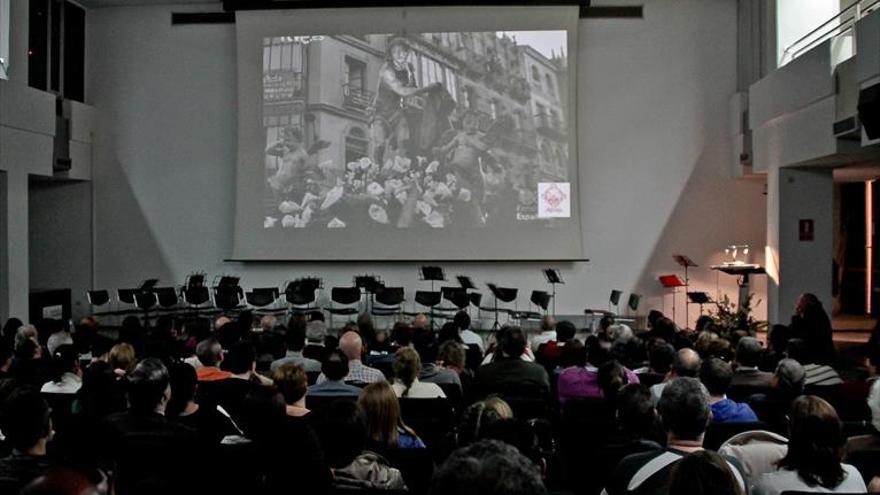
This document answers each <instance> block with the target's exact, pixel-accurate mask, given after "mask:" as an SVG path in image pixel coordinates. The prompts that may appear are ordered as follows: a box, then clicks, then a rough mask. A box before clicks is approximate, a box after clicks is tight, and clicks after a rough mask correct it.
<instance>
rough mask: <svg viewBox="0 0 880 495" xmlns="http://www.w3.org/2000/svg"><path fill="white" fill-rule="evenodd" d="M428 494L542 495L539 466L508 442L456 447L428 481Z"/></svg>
mask: <svg viewBox="0 0 880 495" xmlns="http://www.w3.org/2000/svg"><path fill="white" fill-rule="evenodd" d="M428 493H429V494H431V495H447V494H453V493H454V494H456V495H544V494H546V493H547V489H546V488H545V486H544V483H543V481H542V480H541V471H540V469H539V467H538V466H537V465H536V464H535V463H534V462H533V461H532V460H531V459H529V458H528V457H526V456H524V455H523V454H521V453H520V452H518V451H517V449H516V448H514V447H512V446H511V445H508V444H505V443H502V442H499V441H497V440H482V441H479V442H477V443H474V444H472V445H469V446H467V447H463V448H461V449H458V450H456V451H455V452H453V453H452V455H450V456H449V458H448V459H446V462H444V463H443V464H442V465H441V466H440V467H439V468H438V470H437V472H436V473H435V474H434V478H433V480H432V481H431V489H430V491H429V492H428Z"/></svg>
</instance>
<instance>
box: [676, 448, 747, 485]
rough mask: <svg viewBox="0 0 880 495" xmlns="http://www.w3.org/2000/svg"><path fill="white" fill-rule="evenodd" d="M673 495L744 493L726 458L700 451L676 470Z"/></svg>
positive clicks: (691, 455) (685, 458)
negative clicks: (675, 494) (676, 494)
mask: <svg viewBox="0 0 880 495" xmlns="http://www.w3.org/2000/svg"><path fill="white" fill-rule="evenodd" d="M669 493H689V494H693V495H742V493H743V491H742V488H741V487H740V485H739V482H738V481H737V479H736V477H735V476H734V475H733V472H732V471H731V468H730V466H729V465H728V464H727V461H725V460H724V458H723V457H721V456H720V455H718V454H717V453H715V452H712V451H710V450H698V451H696V452H692V453H690V454H688V455H686V456H684V457H683V458H682V459H681V460H680V461H678V462H676V463H675V464H674V465H673V466H672V471H671V472H670V474H669Z"/></svg>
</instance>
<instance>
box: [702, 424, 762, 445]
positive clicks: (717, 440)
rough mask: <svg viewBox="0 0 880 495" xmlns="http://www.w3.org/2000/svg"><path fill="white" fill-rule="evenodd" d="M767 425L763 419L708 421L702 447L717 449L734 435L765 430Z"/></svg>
mask: <svg viewBox="0 0 880 495" xmlns="http://www.w3.org/2000/svg"><path fill="white" fill-rule="evenodd" d="M767 429H769V427H768V426H767V423H765V422H763V421H748V422H745V421H744V422H736V423H710V424H709V427H708V428H706V435H705V437H703V447H704V448H706V449H709V450H718V449H719V448H720V447H721V444H723V443H724V442H726V441H727V440H728V439H730V438H731V437H733V436H734V435H738V434H740V433H742V432H744V431H756V430H767Z"/></svg>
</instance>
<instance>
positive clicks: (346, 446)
mask: <svg viewBox="0 0 880 495" xmlns="http://www.w3.org/2000/svg"><path fill="white" fill-rule="evenodd" d="M314 425H315V432H316V433H317V434H318V438H319V439H320V441H321V445H322V447H323V449H324V457H325V459H326V461H327V464H328V465H329V466H330V468H331V469H332V474H333V486H334V487H335V488H337V489H346V488H347V489H383V490H404V489H406V484H405V483H404V481H403V476H401V474H400V471H398V470H397V469H395V468H393V467H391V466H390V465H389V464H388V462H387V461H386V460H385V459H383V458H382V457H381V456H379V455H377V454H375V453H373V452H369V451H366V450H365V447H366V444H367V421H366V418H365V416H364V412H363V410H362V409H361V407H360V406H359V405H358V404H357V403H355V402H350V401H335V402H332V403H330V404H328V405H327V406H326V407H324V408H323V409H321V410H320V411H319V412H318V413H317V414H316V417H315V418H314Z"/></svg>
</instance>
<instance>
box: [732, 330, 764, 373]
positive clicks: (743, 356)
mask: <svg viewBox="0 0 880 495" xmlns="http://www.w3.org/2000/svg"><path fill="white" fill-rule="evenodd" d="M763 355H764V348H763V347H761V343H760V342H759V341H758V339H756V338H754V337H743V338H741V339H739V342H737V344H736V362H737V363H739V364H740V365H741V366H749V367H756V366H758V365H759V364H760V363H761V357H762V356H763Z"/></svg>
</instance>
